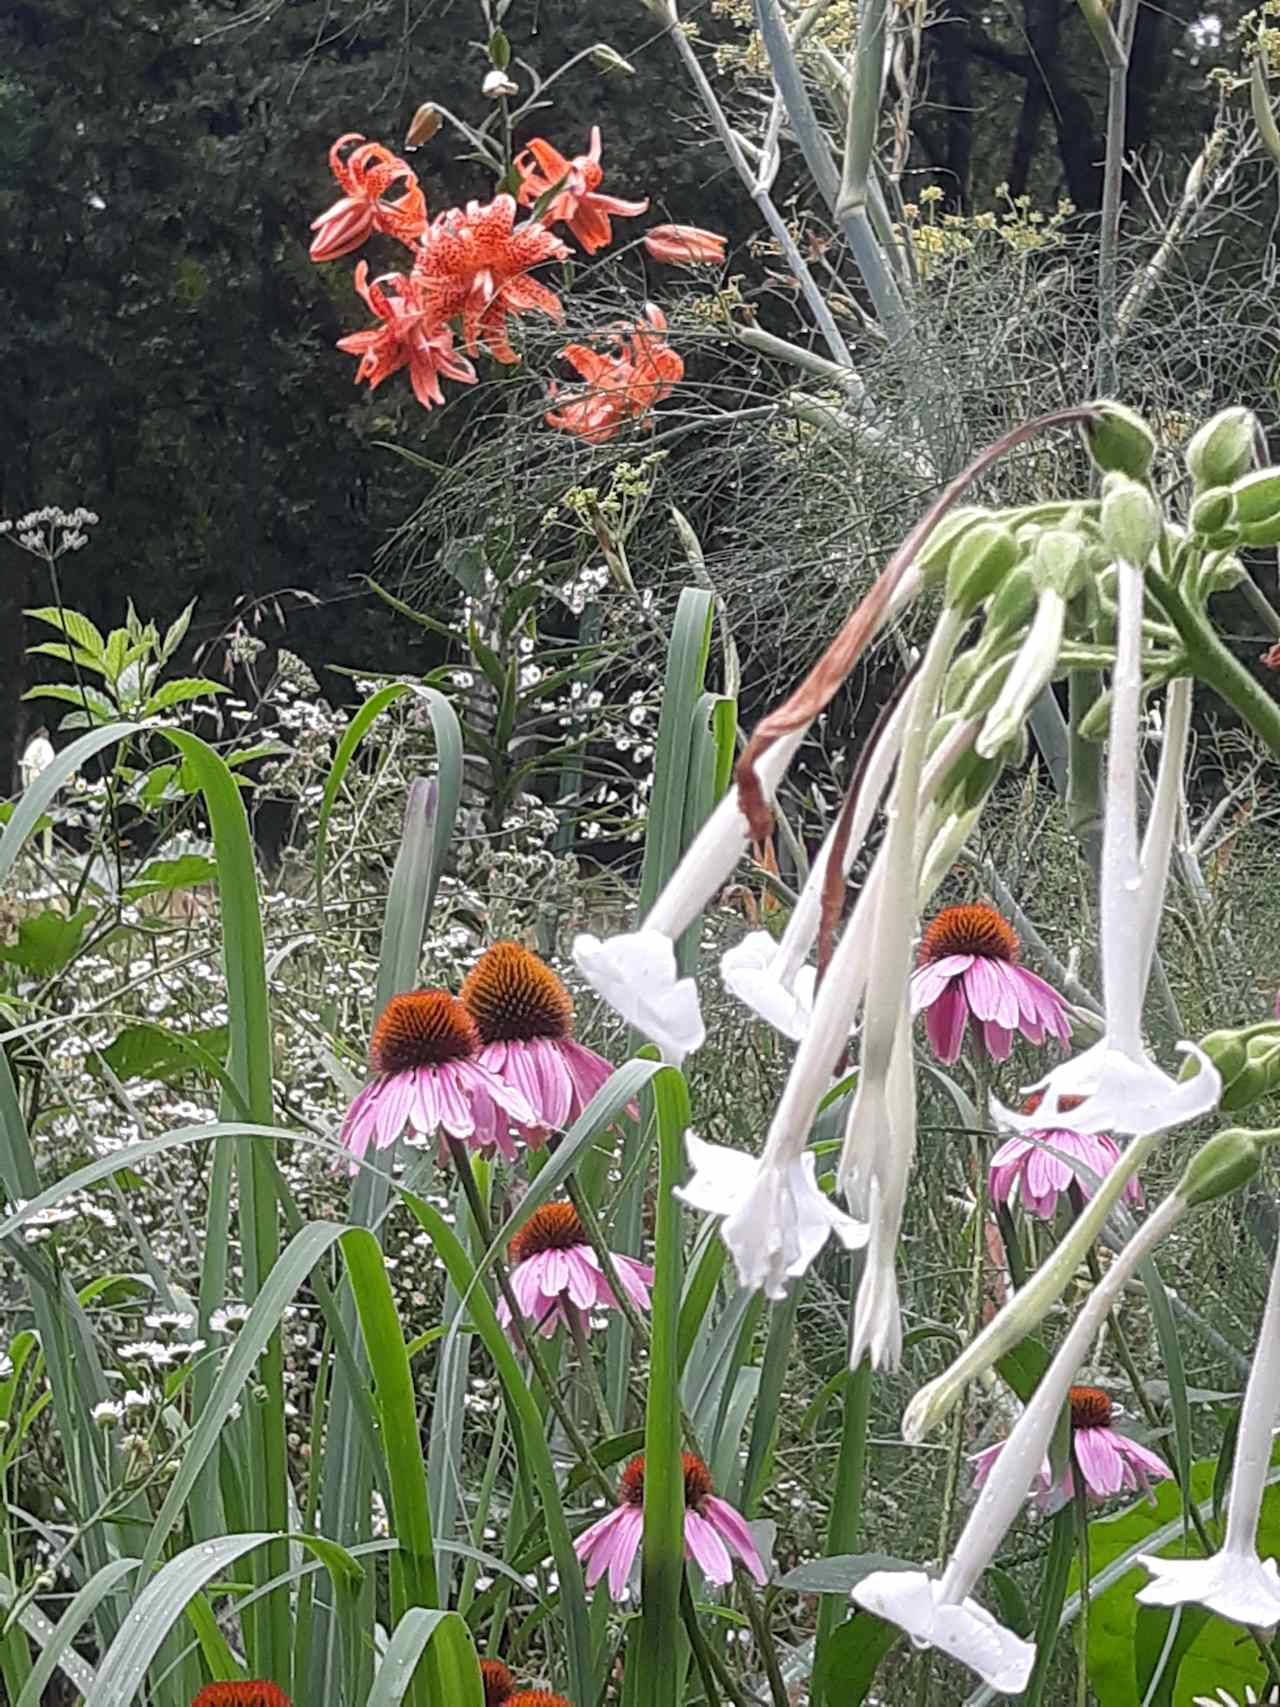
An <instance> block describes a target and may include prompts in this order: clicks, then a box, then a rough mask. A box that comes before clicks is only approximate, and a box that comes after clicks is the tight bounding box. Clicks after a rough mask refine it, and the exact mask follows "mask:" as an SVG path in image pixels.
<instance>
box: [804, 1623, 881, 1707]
mask: <svg viewBox="0 0 1280 1707" xmlns="http://www.w3.org/2000/svg"><path fill="white" fill-rule="evenodd" d="M901 1634H902V1632H901V1631H900V1630H899V1629H898V1628H897V1626H896V1625H894V1624H887V1623H885V1621H884V1620H883V1619H882V1618H877V1617H875V1616H874V1614H873V1613H870V1612H855V1613H854V1615H853V1617H852V1618H849V1619H846V1620H845V1622H844V1623H843V1624H841V1625H839V1626H838V1627H837V1628H836V1629H835V1630H833V1631H832V1632H831V1635H830V1636H829V1637H828V1639H827V1641H826V1643H825V1644H824V1645H823V1650H822V1658H821V1660H820V1661H819V1663H818V1665H817V1666H816V1667H815V1669H814V1673H813V1690H814V1694H815V1695H816V1696H818V1697H819V1698H820V1699H821V1698H825V1699H827V1700H830V1701H838V1702H840V1703H841V1707H859V1704H860V1703H861V1702H863V1701H865V1700H866V1698H867V1693H868V1691H869V1690H870V1688H871V1685H872V1683H873V1682H874V1681H875V1675H876V1672H877V1671H878V1670H879V1668H880V1662H881V1661H882V1660H883V1659H884V1657H885V1655H886V1654H888V1652H889V1650H890V1649H891V1648H892V1647H893V1646H894V1644H895V1643H896V1642H897V1641H898V1640H899V1638H900V1637H901Z"/></svg>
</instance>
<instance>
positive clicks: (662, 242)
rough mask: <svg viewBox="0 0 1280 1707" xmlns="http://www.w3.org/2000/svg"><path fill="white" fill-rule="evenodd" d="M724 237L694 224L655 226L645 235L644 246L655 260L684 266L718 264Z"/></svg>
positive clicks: (722, 250)
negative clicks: (697, 263) (705, 263)
mask: <svg viewBox="0 0 1280 1707" xmlns="http://www.w3.org/2000/svg"><path fill="white" fill-rule="evenodd" d="M725 241H726V240H725V238H723V237H721V236H720V234H719V233H718V232H716V231H704V230H703V229H702V228H701V226H697V225H655V226H654V227H653V229H652V230H651V231H646V232H645V234H644V246H645V248H646V249H647V250H648V251H649V253H650V254H651V255H652V256H653V258H654V260H655V261H666V262H668V263H669V264H670V265H672V266H677V267H681V266H684V267H687V266H691V265H692V264H694V263H695V262H698V261H709V262H711V263H713V264H715V265H719V264H720V263H721V262H722V261H723V260H724V246H725Z"/></svg>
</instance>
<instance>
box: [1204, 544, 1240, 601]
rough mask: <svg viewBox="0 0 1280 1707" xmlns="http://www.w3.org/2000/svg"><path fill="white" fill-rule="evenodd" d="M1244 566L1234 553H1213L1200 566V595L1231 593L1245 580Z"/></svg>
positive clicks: (1205, 596) (1206, 596)
mask: <svg viewBox="0 0 1280 1707" xmlns="http://www.w3.org/2000/svg"><path fill="white" fill-rule="evenodd" d="M1244 575H1245V569H1244V564H1243V563H1242V562H1241V561H1240V559H1239V558H1238V557H1237V556H1236V555H1235V553H1234V552H1232V551H1212V552H1210V553H1209V555H1208V556H1207V557H1206V558H1205V560H1204V562H1203V563H1202V564H1201V565H1200V575H1199V581H1200V593H1201V596H1202V597H1203V598H1208V597H1209V595H1210V594H1211V593H1229V592H1230V591H1231V589H1232V588H1233V587H1238V586H1239V585H1240V583H1241V581H1243V580H1244Z"/></svg>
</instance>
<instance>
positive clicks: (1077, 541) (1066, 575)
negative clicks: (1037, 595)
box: [1032, 528, 1089, 599]
mask: <svg viewBox="0 0 1280 1707" xmlns="http://www.w3.org/2000/svg"><path fill="white" fill-rule="evenodd" d="M1088 555H1089V548H1088V545H1087V543H1086V542H1085V541H1084V540H1083V539H1082V538H1081V537H1080V535H1079V534H1078V533H1066V532H1065V531H1064V530H1063V529H1062V528H1049V529H1046V531H1045V532H1044V533H1042V534H1041V535H1040V538H1039V539H1038V540H1037V541H1036V549H1035V555H1034V557H1033V559H1032V573H1033V574H1034V575H1035V577H1036V582H1037V585H1038V586H1039V588H1040V589H1041V590H1045V589H1049V590H1052V591H1053V592H1055V593H1057V594H1058V596H1059V597H1060V598H1063V599H1073V598H1074V597H1075V595H1076V594H1077V593H1078V592H1079V591H1080V589H1081V587H1082V586H1083V585H1084V581H1085V572H1086V565H1087V562H1088Z"/></svg>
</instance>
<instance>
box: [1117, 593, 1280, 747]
mask: <svg viewBox="0 0 1280 1707" xmlns="http://www.w3.org/2000/svg"><path fill="white" fill-rule="evenodd" d="M1147 585H1148V586H1149V587H1150V589H1151V595H1152V597H1153V598H1154V599H1155V601H1156V603H1157V604H1158V605H1159V606H1160V608H1161V610H1162V611H1163V612H1164V614H1165V615H1166V616H1167V617H1168V619H1169V621H1170V622H1171V623H1172V624H1173V626H1174V628H1175V629H1176V630H1177V634H1178V638H1179V640H1181V642H1182V644H1183V646H1184V647H1185V648H1186V653H1187V665H1188V668H1189V669H1190V671H1191V673H1192V674H1193V675H1194V676H1195V677H1196V678H1197V680H1199V681H1202V682H1203V683H1204V684H1205V686H1206V687H1211V688H1212V689H1213V690H1214V692H1215V693H1217V694H1220V695H1221V697H1222V698H1223V699H1225V700H1226V702H1227V704H1228V705H1229V706H1231V707H1232V709H1233V710H1235V711H1238V712H1239V713H1240V715H1241V717H1243V718H1244V720H1245V722H1246V723H1247V724H1248V725H1249V727H1250V728H1251V729H1252V730H1253V732H1254V734H1255V735H1257V736H1258V738H1259V740H1261V741H1264V742H1265V743H1266V744H1267V746H1268V747H1269V748H1270V750H1271V752H1272V753H1273V754H1274V756H1275V757H1276V758H1280V705H1278V704H1277V703H1276V701H1275V700H1274V699H1272V697H1271V695H1270V694H1269V693H1268V692H1267V691H1266V689H1265V688H1264V687H1262V686H1261V685H1260V684H1259V683H1258V682H1256V681H1254V679H1253V677H1252V676H1251V675H1250V674H1249V672H1248V670H1246V669H1245V667H1244V665H1243V664H1241V663H1240V662H1239V661H1238V660H1237V659H1236V658H1233V657H1232V655H1231V653H1230V652H1229V651H1228V650H1227V648H1226V647H1225V646H1224V645H1223V643H1222V641H1221V640H1220V639H1219V638H1218V636H1217V634H1216V633H1215V632H1214V629H1213V627H1212V626H1211V624H1210V623H1209V622H1207V621H1206V620H1205V619H1203V618H1202V617H1199V616H1197V615H1196V613H1195V612H1194V611H1193V610H1192V609H1191V607H1190V605H1188V604H1187V602H1186V600H1185V599H1184V598H1183V596H1182V594H1181V593H1180V592H1179V591H1178V589H1177V588H1176V587H1175V586H1174V585H1173V583H1172V582H1171V581H1168V580H1166V579H1165V577H1164V576H1163V575H1161V574H1158V573H1157V572H1156V571H1155V570H1152V569H1149V570H1148V571H1147Z"/></svg>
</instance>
